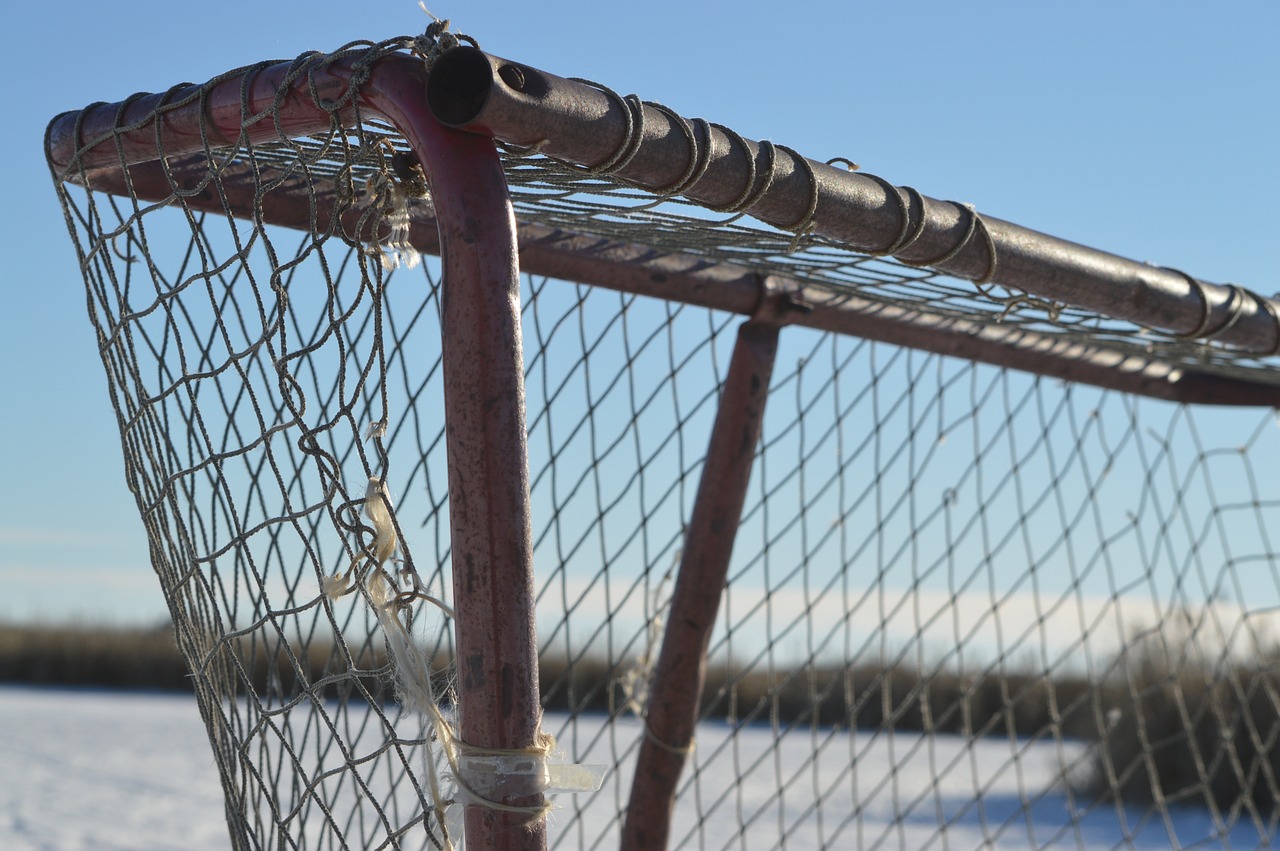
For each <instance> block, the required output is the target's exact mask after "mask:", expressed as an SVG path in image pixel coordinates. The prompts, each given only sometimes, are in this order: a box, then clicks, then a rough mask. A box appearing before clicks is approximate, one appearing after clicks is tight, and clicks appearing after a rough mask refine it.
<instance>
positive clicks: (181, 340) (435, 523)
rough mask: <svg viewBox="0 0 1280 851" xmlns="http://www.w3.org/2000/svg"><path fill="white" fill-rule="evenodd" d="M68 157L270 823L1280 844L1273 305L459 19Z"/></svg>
mask: <svg viewBox="0 0 1280 851" xmlns="http://www.w3.org/2000/svg"><path fill="white" fill-rule="evenodd" d="M46 147H47V152H48V156H49V160H50V164H51V168H52V171H53V176H54V180H55V183H56V187H57V191H58V193H59V195H60V198H61V200H62V203H63V207H64V210H65V211H66V219H67V224H68V228H69V230H70V233H71V236H72V239H73V242H74V244H75V246H76V250H77V252H78V256H79V258H80V263H81V267H82V269H83V272H84V280H85V284H86V287H87V293H88V296H89V308H90V319H91V320H92V325H93V328H94V332H95V333H96V334H97V339H98V342H99V346H100V350H101V353H102V359H103V365H104V367H105V371H106V376H107V381H108V387H109V391H110V395H111V400H112V404H113V405H114V407H115V410H116V412H117V416H118V421H119V426H120V434H121V439H122V443H123V447H124V452H125V460H126V474H127V476H128V480H129V485H130V488H131V489H132V492H133V493H134V494H135V496H136V498H137V502H138V508H139V511H140V512H141V516H142V518H143V521H144V523H145V525H146V528H147V530H148V534H149V538H150V547H151V556H152V562H153V565H154V568H155V572H156V574H157V576H158V578H159V581H160V586H161V589H162V591H163V593H164V595H165V599H166V601H167V603H168V606H169V610H170V612H171V613H172V617H173V623H174V629H175V635H176V639H177V641H178V644H179V646H180V647H181V649H182V651H183V653H184V655H185V657H186V659H187V661H188V663H189V665H190V668H191V672H192V682H193V683H194V686H195V690H196V692H197V697H198V700H199V704H200V711H201V713H202V715H203V718H204V720H205V722H206V724H207V727H208V732H209V740H210V744H211V745H212V748H213V752H214V755H215V758H216V763H217V767H218V771H219V772H220V774H221V778H222V782H223V785H224V787H225V790H226V807H227V821H228V825H229V829H230V833H231V836H232V840H233V843H234V845H235V847H237V848H246V849H247V848H273V849H277V848H279V849H282V848H346V847H352V848H391V847H394V848H432V847H434V848H447V847H457V846H458V845H459V844H460V843H461V841H462V838H463V836H464V835H465V839H466V842H467V844H468V845H469V846H471V847H473V848H528V847H542V846H543V845H544V844H548V843H549V844H551V845H553V846H555V847H582V848H596V847H612V846H614V845H621V847H624V848H630V849H640V848H658V847H664V846H670V847H709V848H723V847H774V846H783V845H787V844H790V845H792V846H795V847H805V848H807V847H824V848H845V847H855V846H857V847H876V846H887V847H923V846H925V845H929V844H934V845H939V846H941V847H957V848H959V847H989V846H991V845H993V844H998V843H1000V842H1011V843H1014V844H1017V845H1021V846H1023V847H1026V846H1034V847H1040V846H1047V845H1055V846H1057V845H1079V846H1081V847H1084V846H1087V845H1088V844H1089V842H1090V841H1091V840H1090V839H1089V832H1090V830H1092V829H1094V828H1095V827H1096V826H1097V825H1098V824H1101V823H1105V824H1107V825H1111V826H1112V827H1116V828H1117V829H1118V830H1119V831H1120V832H1119V833H1118V834H1114V835H1117V836H1119V837H1121V842H1122V844H1123V843H1126V842H1127V843H1133V842H1135V841H1137V839H1138V838H1139V837H1148V838H1149V837H1150V836H1151V834H1152V831H1155V832H1157V833H1159V834H1160V835H1161V836H1163V837H1165V838H1167V839H1168V840H1169V841H1171V842H1174V843H1182V844H1193V843H1195V842H1222V841H1229V839H1230V837H1231V836H1233V835H1234V834H1233V833H1232V832H1233V831H1236V830H1239V829H1242V826H1243V829H1246V830H1250V831H1253V833H1252V834H1251V835H1253V836H1256V837H1257V838H1258V841H1259V842H1260V843H1261V842H1266V841H1269V840H1270V839H1272V838H1273V837H1274V825H1275V820H1274V817H1275V814H1276V809H1277V808H1276V805H1277V803H1278V802H1280V787H1278V785H1277V777H1276V772H1277V771H1278V770H1280V753H1278V751H1277V744H1276V742H1277V739H1278V738H1280V711H1278V710H1277V707H1278V705H1280V700H1278V698H1277V693H1276V685H1277V682H1276V681H1277V672H1276V670H1275V665H1276V661H1277V659H1280V654H1278V653H1277V650H1276V646H1275V641H1276V632H1275V631H1274V627H1275V625H1276V624H1275V617H1274V614H1273V612H1274V611H1275V610H1276V607H1277V605H1280V540H1278V539H1277V538H1278V536H1280V532H1277V530H1280V479H1278V478H1277V477H1276V476H1275V463H1276V459H1277V458H1280V428H1277V425H1276V421H1275V414H1274V408H1276V407H1277V406H1280V359H1278V358H1277V354H1278V353H1280V321H1278V319H1277V304H1276V302H1275V301H1274V300H1273V299H1271V298H1268V297H1266V296H1264V295H1261V294H1258V293H1256V292H1253V291H1251V290H1249V289H1247V288H1245V287H1242V286H1237V285H1216V284H1211V283H1207V282H1205V281H1202V280H1199V279H1197V278H1195V277H1192V276H1190V275H1188V274H1185V273H1182V272H1179V271H1175V270H1171V269H1163V268H1159V267H1155V266H1151V265H1147V264H1141V263H1135V262H1133V261H1129V260H1125V259H1123V258H1121V257H1118V256H1115V255H1112V254H1108V253H1105V252H1102V251H1097V250H1094V249H1090V248H1086V247H1082V246H1079V245H1075V244H1073V243H1069V242H1066V241H1064V240H1060V239H1057V238H1054V237H1050V236H1047V235H1044V234H1041V233H1037V232H1035V231H1031V230H1029V229H1026V228H1022V227H1020V226H1018V225H1014V224H1012V223H1009V222H1004V221H1001V220H999V219H996V218H994V217H991V216H987V215H984V214H980V213H979V212H977V211H976V210H974V209H972V208H971V207H968V206H966V205H964V204H958V203H954V202H947V201H941V200H938V199H934V198H931V197H929V196H927V195H925V194H923V193H922V192H919V191H916V190H914V189H910V188H907V187H896V186H893V185H891V184H890V183H888V182H887V181H884V180H883V179H880V178H878V177H876V176H874V175H867V174H862V173H861V172H858V171H856V170H854V169H852V168H851V167H850V166H851V164H850V163H847V162H833V163H820V162H816V161H812V160H809V159H806V158H805V157H803V156H802V155H801V154H799V153H798V152H796V151H793V150H791V149H789V148H787V147H784V146H782V145H776V144H771V143H768V142H757V141H754V140H750V139H746V138H744V137H743V136H741V135H740V134H738V133H736V132H734V131H733V130H732V129H730V128H727V127H723V126H720V125H717V124H714V123H711V122H708V121H703V120H689V119H687V118H684V117H682V116H680V115H678V114H676V113H674V112H673V111H671V110H670V109H667V108H665V107H663V106H661V105H659V104H653V103H646V102H642V101H641V100H640V99H638V98H635V97H631V96H628V97H622V96H620V95H618V94H617V93H615V92H612V91H610V90H608V89H607V88H604V87H602V86H599V85H596V84H591V83H585V82H580V81H574V80H569V79H564V78H561V77H557V76H555V75H552V74H548V73H545V72H543V71H540V70H538V69H534V68H530V67H527V66H524V65H521V64H519V63H517V62H510V61H506V60H502V59H498V58H494V57H491V56H488V55H487V54H485V53H483V52H482V51H480V50H479V49H478V48H477V47H476V46H474V45H470V44H466V43H459V42H458V40H457V39H455V38H453V37H452V36H450V35H449V34H448V33H447V32H446V31H444V30H442V29H440V28H439V27H433V28H432V30H431V31H429V33H428V35H427V36H424V37H419V38H405V39H395V40H391V41H387V42H380V43H363V42H362V43H356V44H353V45H348V46H347V47H344V48H342V49H341V50H339V51H337V52H335V53H332V54H325V55H321V54H307V55H305V56H302V57H299V58H298V59H296V60H293V61H288V62H272V63H263V64H261V65H256V66H253V67H251V68H245V69H239V70H236V71H233V72H230V73H228V74H226V75H223V76H221V77H219V78H217V79H215V80H212V81H210V82H208V83H206V84H203V85H195V86H179V87H176V88H173V89H170V90H168V91H165V92H164V93H163V94H158V95H146V96H137V97H134V98H131V99H129V100H126V101H122V102H120V103H116V104H111V105H96V106H92V107H89V108H87V109H84V110H82V111H79V112H75V113H68V114H65V115H61V116H59V117H58V118H56V119H55V120H54V121H53V122H52V124H51V125H50V128H49V131H48V135H47V139H46ZM437 257H438V258H439V259H436V258H437ZM766 403H767V404H766ZM1192 806H1194V807H1195V808H1197V809H1196V811H1197V812H1200V813H1203V814H1205V815H1204V817H1203V818H1202V819H1200V820H1199V821H1195V820H1192V821H1188V820H1187V819H1185V818H1183V816H1182V814H1183V813H1184V812H1185V811H1186V808H1187V807H1192ZM548 812H550V814H551V822H552V826H551V828H550V829H548V828H547V816H548Z"/></svg>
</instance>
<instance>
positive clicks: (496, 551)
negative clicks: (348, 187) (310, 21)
mask: <svg viewBox="0 0 1280 851" xmlns="http://www.w3.org/2000/svg"><path fill="white" fill-rule="evenodd" d="M411 138H413V137H411ZM414 147H415V150H416V151H417V152H418V154H419V156H420V157H421V158H422V161H423V165H424V166H425V170H426V172H427V175H428V180H429V182H430V184H431V193H432V198H433V199H434V201H435V207H436V216H437V222H438V224H439V230H440V246H441V257H442V260H443V264H444V282H443V290H444V294H443V298H442V302H443V317H442V325H443V339H442V341H441V346H442V351H443V359H444V402H445V406H444V419H445V431H446V441H447V451H448V459H449V521H450V528H451V531H452V552H453V599H454V604H455V606H456V607H457V610H458V617H457V618H456V619H455V622H454V623H455V631H456V637H457V658H458V683H457V691H458V710H459V716H460V717H459V728H460V729H459V732H460V733H461V737H462V740H463V742H464V745H463V749H464V751H463V752H464V754H465V752H466V748H467V747H473V748H476V749H477V750H479V751H481V752H487V751H495V750H497V751H509V750H529V749H533V748H535V747H536V745H537V741H538V726H539V722H540V720H541V709H540V703H539V691H538V664H537V659H538V652H537V640H536V637H535V633H534V619H533V618H534V582H533V543H532V535H531V532H530V520H529V473H528V459H527V447H526V443H525V411H524V362H523V357H522V353H521V341H520V280H519V269H518V266H517V255H516V230H515V215H514V213H513V212H512V209H511V202H510V200H509V198H508V196H507V185H506V178H505V177H504V175H503V171H502V164H501V162H500V161H499V159H498V155H497V151H496V149H495V148H494V144H493V141H492V140H491V139H487V138H483V137H480V136H472V135H468V134H462V133H445V132H432V133H429V134H425V135H419V136H418V137H417V138H415V139H414ZM464 780H465V778H464ZM498 781H499V782H497V783H496V784H495V785H493V786H492V791H489V792H487V793H486V794H488V795H489V797H491V798H495V799H497V801H498V802H499V803H501V804H503V805H508V806H516V807H523V808H528V809H529V810H531V811H536V810H537V809H538V808H540V807H541V806H542V803H543V798H542V794H541V793H540V792H538V791H537V790H536V789H535V788H532V787H530V785H529V784H528V783H527V782H526V783H524V784H523V788H522V787H521V785H520V784H516V785H509V786H506V787H504V786H503V785H502V782H501V778H499V779H498ZM495 792H496V793H497V794H494V793H495ZM466 838H467V847H469V848H480V849H485V851H529V850H530V849H538V848H544V847H546V822H545V818H543V815H542V814H541V813H538V815H537V816H536V817H533V816H530V815H527V814H523V813H519V812H508V811H504V810H498V809H495V808H493V807H489V806H485V805H481V804H469V805H468V806H467V808H466Z"/></svg>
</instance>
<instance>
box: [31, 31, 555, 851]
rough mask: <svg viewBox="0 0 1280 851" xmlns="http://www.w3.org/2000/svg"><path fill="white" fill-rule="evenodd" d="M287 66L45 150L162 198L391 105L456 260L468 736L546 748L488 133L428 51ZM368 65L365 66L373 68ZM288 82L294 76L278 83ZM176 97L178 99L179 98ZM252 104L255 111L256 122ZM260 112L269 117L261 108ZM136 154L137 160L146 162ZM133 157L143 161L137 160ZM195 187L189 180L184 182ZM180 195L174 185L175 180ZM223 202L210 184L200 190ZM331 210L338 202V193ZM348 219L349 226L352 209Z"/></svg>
mask: <svg viewBox="0 0 1280 851" xmlns="http://www.w3.org/2000/svg"><path fill="white" fill-rule="evenodd" d="M296 70H297V66H296V65H295V63H280V64H276V65H271V66H265V67H260V68H255V69H249V70H247V71H245V72H244V73H242V74H239V75H234V76H229V77H228V78H227V79H225V80H223V81H221V82H219V83H218V84H216V85H214V86H213V87H211V88H203V87H195V86H192V87H185V88H183V89H180V90H175V91H172V92H170V93H169V94H167V95H151V96H143V97H138V98H135V99H133V100H131V101H126V102H124V103H122V104H117V105H113V106H99V107H91V108H89V109H88V110H85V111H84V113H82V114H79V115H76V114H68V115H63V116H59V117H58V118H57V119H55V120H54V122H53V123H52V124H51V125H50V128H49V131H48V135H47V137H46V146H47V151H48V153H49V157H50V161H51V162H52V163H53V164H54V167H55V168H56V169H57V170H58V171H59V172H64V173H65V172H68V171H71V172H72V174H71V175H69V177H70V178H71V179H74V180H76V181H77V182H83V183H86V184H88V185H90V186H92V187H95V188H98V187H101V188H115V189H117V190H119V189H125V190H128V189H129V188H131V187H130V186H128V185H125V184H124V181H123V179H122V178H123V177H124V175H125V174H126V173H127V174H128V175H129V177H130V179H134V178H136V179H137V180H138V181H139V182H140V183H141V184H144V185H146V187H147V188H149V189H150V190H151V192H152V194H154V193H155V192H156V191H163V190H164V188H165V187H166V186H170V185H172V184H171V181H173V180H174V179H175V174H176V173H175V172H174V171H173V170H166V167H165V166H163V165H161V164H159V163H153V162H152V161H154V160H156V159H157V155H158V153H160V152H163V154H164V155H165V157H166V160H167V161H168V162H169V163H173V162H174V158H177V157H180V156H181V155H183V154H198V153H199V152H201V151H203V150H204V148H205V145H206V140H207V142H208V143H209V144H212V145H225V144H231V143H234V142H235V141H236V140H237V139H239V138H241V135H242V133H243V135H244V136H246V137H247V138H248V139H249V140H250V141H252V142H255V143H257V142H266V141H273V140H278V139H280V138H282V137H285V136H294V135H303V134H311V133H320V132H324V131H326V130H328V129H330V128H331V127H332V126H334V122H335V121H339V122H341V123H343V124H344V125H351V124H354V123H355V122H356V120H357V111H359V112H360V113H362V115H363V117H379V118H382V119H384V120H386V121H388V122H390V123H391V124H392V125H394V126H395V128H396V129H397V130H398V131H399V132H400V133H401V134H402V135H403V136H404V137H405V139H406V140H407V141H408V143H409V145H410V147H411V148H412V149H413V151H414V153H415V154H416V155H417V156H418V158H419V160H420V161H421V162H422V164H423V166H424V170H425V172H426V174H427V179H428V183H429V185H430V188H431V193H432V198H433V200H434V204H435V211H436V226H437V229H438V250H439V251H440V254H441V257H442V258H443V263H444V276H443V277H444V282H443V289H444V295H443V320H442V322H443V332H442V333H443V340H442V347H443V358H444V384H445V391H444V392H445V410H444V417H445V425H446V429H447V437H446V440H447V452H448V460H449V495H450V511H449V514H450V523H451V532H452V547H453V579H454V605H455V607H456V609H457V611H458V613H459V616H458V618H457V619H456V621H455V630H456V637H457V652H458V662H459V676H458V686H457V688H458V712H459V726H460V730H459V733H460V736H461V739H462V741H463V743H464V745H463V747H464V750H465V747H466V746H468V745H469V746H473V747H475V748H477V749H481V750H483V751H495V750H496V751H526V750H530V749H534V748H536V746H537V744H538V730H539V723H540V720H541V710H540V703H539V690H538V666H537V641H536V638H535V634H534V622H533V612H534V605H533V597H534V584H533V547H532V538H531V532H530V521H529V501H528V465H527V456H526V444H525V417H524V384H523V358H522V353H521V342H520V325H519V317H520V303H519V302H520V288H519V269H518V266H517V254H516V236H515V217H514V214H513V213H512V209H511V203H510V199H509V197H508V194H507V188H506V179H505V176H504V174H503V171H502V164H501V161H500V160H499V158H498V154H497V150H496V149H495V147H494V143H493V141H492V140H491V139H489V138H486V137H483V136H478V135H474V134H468V133H463V132H460V131H456V130H451V129H448V128H446V127H444V126H443V125H441V124H440V123H439V122H438V121H437V120H436V119H435V118H434V117H433V116H432V115H431V113H430V111H429V110H428V109H427V108H426V104H425V98H424V92H425V83H426V73H425V70H424V68H423V66H422V63H421V62H419V61H417V60H414V59H411V58H409V57H407V56H404V55H392V56H388V57H385V58H383V59H381V60H379V61H377V62H375V63H373V64H372V65H371V66H369V67H368V68H367V69H364V68H363V67H362V66H360V64H359V62H358V61H357V60H353V59H346V60H342V61H340V62H335V63H332V64H328V65H323V66H321V65H316V66H315V67H314V73H312V74H310V75H308V74H306V73H304V74H301V75H298V74H296V73H295V72H296ZM365 70H367V71H368V73H367V76H366V75H365V74H364V72H365ZM357 75H359V76H361V77H363V79H361V80H359V88H358V95H357V97H356V98H355V99H353V100H352V101H351V102H350V103H349V104H348V105H347V106H345V107H343V108H342V109H341V110H335V111H333V112H330V111H327V110H325V109H322V108H321V107H319V106H318V105H317V104H316V103H315V101H314V99H313V96H312V93H313V91H314V92H316V93H318V94H319V95H320V97H322V98H325V99H327V100H331V101H332V100H336V99H338V98H340V97H341V96H343V95H344V94H345V93H346V92H347V91H348V89H349V87H350V85H351V83H352V80H353V78H354V77H356V76H357ZM286 81H290V82H289V85H288V87H287V88H285V89H284V90H280V87H281V86H282V85H284V84H285V83H286ZM166 104H168V106H166ZM245 116H249V117H250V119H251V120H249V121H248V122H247V123H246V122H245V121H244V118H245ZM255 116H256V117H255ZM135 164H136V165H135ZM130 166H133V167H132V168H130ZM177 188H181V189H186V188H188V187H181V186H178V187H177ZM170 191H172V189H170ZM236 192H239V194H240V195H241V196H243V197H238V198H237V199H236V200H237V201H238V203H240V204H243V205H248V207H249V209H253V205H254V204H260V205H261V206H262V208H263V212H264V215H267V216H270V215H279V216H281V217H283V218H287V219H289V222H288V223H289V224H292V225H293V226H299V227H307V226H309V224H310V222H309V216H310V214H311V212H310V208H309V207H308V206H302V207H301V208H294V207H293V206H291V205H289V204H285V205H280V204H278V203H277V202H276V199H273V198H272V197H271V195H272V193H267V194H266V195H263V196H261V197H258V196H257V195H256V194H245V193H244V192H243V191H241V190H238V189H233V190H232V194H233V195H234V194H236ZM194 200H195V202H196V203H197V204H199V203H205V202H207V203H210V204H213V203H216V204H218V206H219V207H220V206H221V204H222V202H223V199H222V198H220V197H215V196H213V195H210V196H209V197H208V198H206V199H203V200H201V199H194ZM329 207H330V209H332V204H331V203H330V205H329ZM340 226H341V227H343V228H346V229H349V228H351V227H353V226H354V219H352V218H351V217H348V218H346V219H344V220H343V221H342V222H341V223H340ZM525 785H526V788H525V789H521V790H519V791H512V792H502V793H501V794H500V795H499V796H498V801H499V802H500V803H502V804H506V805H512V806H516V807H524V808H528V809H529V810H530V811H531V812H538V811H539V810H540V808H541V806H542V803H543V798H542V795H541V794H540V793H537V794H527V793H528V791H529V789H528V788H527V783H526V784H525ZM465 825H466V836H467V843H468V846H469V847H472V848H484V849H499V850H500V851H527V849H537V848H543V847H545V845H546V836H545V820H544V819H542V818H541V817H540V816H539V817H530V816H528V815H524V814H521V813H518V812H516V813H512V812H505V811H499V810H497V809H494V808H491V807H488V806H485V805H482V804H471V805H468V806H467V807H466V813H465Z"/></svg>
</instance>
